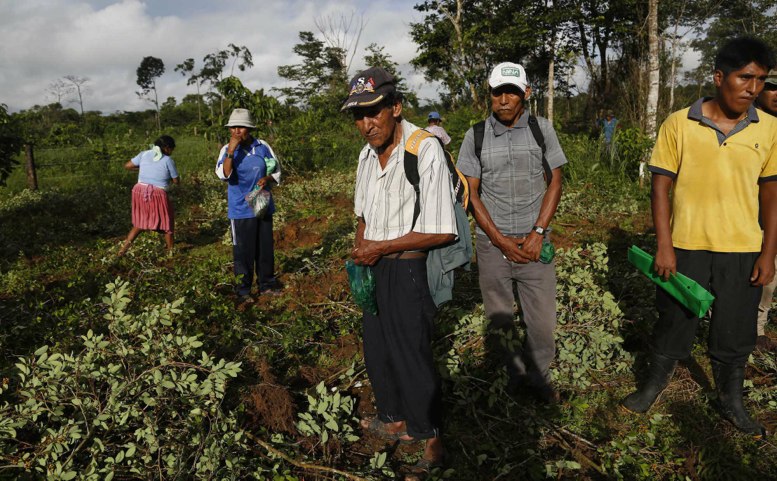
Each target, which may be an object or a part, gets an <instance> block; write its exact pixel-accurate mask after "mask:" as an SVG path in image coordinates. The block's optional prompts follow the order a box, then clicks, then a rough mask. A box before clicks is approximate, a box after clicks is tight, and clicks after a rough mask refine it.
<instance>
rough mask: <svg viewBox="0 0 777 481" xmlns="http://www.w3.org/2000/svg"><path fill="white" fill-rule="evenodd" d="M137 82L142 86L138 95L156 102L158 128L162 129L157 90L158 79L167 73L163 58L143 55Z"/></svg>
mask: <svg viewBox="0 0 777 481" xmlns="http://www.w3.org/2000/svg"><path fill="white" fill-rule="evenodd" d="M136 73H137V76H138V79H137V84H138V86H140V92H137V94H138V97H140V98H146V99H148V100H149V101H150V102H151V103H153V104H154V107H155V108H156V127H157V130H160V131H161V130H162V121H161V118H160V117H161V116H160V113H159V97H158V96H157V90H156V79H158V78H159V77H161V76H162V74H163V73H165V63H164V62H162V59H159V58H156V57H151V56H149V57H143V60H141V62H140V66H139V67H138V69H137V71H136ZM152 92H153V93H154V97H153V98H152V97H151V93H152Z"/></svg>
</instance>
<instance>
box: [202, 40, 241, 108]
mask: <svg viewBox="0 0 777 481" xmlns="http://www.w3.org/2000/svg"><path fill="white" fill-rule="evenodd" d="M230 58H231V59H232V65H231V66H230V70H229V76H232V75H233V74H234V72H235V67H237V68H238V70H240V71H241V72H243V71H245V70H246V69H248V68H251V67H253V66H254V61H253V56H252V55H251V51H250V50H248V48H247V47H245V46H238V45H235V44H234V43H230V44H229V45H228V46H227V48H226V49H224V50H217V51H216V52H213V53H209V54H208V55H206V56H205V57H204V58H203V59H202V61H203V67H202V70H200V73H199V74H197V78H198V81H199V82H200V83H207V84H208V94H209V97H210V100H211V105H212V103H213V102H214V101H216V100H218V102H219V106H220V112H221V116H222V117H223V116H224V99H223V98H222V97H220V96H219V95H218V92H217V89H216V87H217V86H218V84H219V83H220V82H221V81H222V80H224V69H225V68H226V66H227V61H228V60H229V59H230ZM192 67H193V66H192ZM198 91H199V90H198ZM211 113H212V109H211Z"/></svg>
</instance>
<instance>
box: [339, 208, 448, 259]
mask: <svg viewBox="0 0 777 481" xmlns="http://www.w3.org/2000/svg"><path fill="white" fill-rule="evenodd" d="M365 227H366V224H365V223H364V219H363V218H361V217H359V218H358V224H357V225H356V240H355V242H354V248H353V251H351V257H353V260H354V262H356V263H357V264H364V265H368V266H371V265H373V264H375V263H376V262H378V260H380V258H381V257H383V256H385V255H387V254H393V253H395V252H404V251H422V250H426V249H429V248H431V247H434V246H437V245H440V244H447V243H449V242H453V241H454V240H455V239H456V236H455V235H453V234H421V233H418V232H413V231H410V232H408V233H407V234H405V235H403V236H402V237H399V238H397V239H391V240H386V241H371V240H366V239H365V238H364V229H365Z"/></svg>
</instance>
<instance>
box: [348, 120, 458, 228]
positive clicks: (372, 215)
mask: <svg viewBox="0 0 777 481" xmlns="http://www.w3.org/2000/svg"><path fill="white" fill-rule="evenodd" d="M416 130H418V127H416V126H415V125H413V124H411V123H410V122H408V121H406V120H402V142H401V143H400V144H398V145H397V146H396V147H394V151H393V152H391V155H390V156H389V160H388V162H387V163H386V168H385V169H381V168H380V162H379V161H378V154H377V152H375V149H373V148H372V147H370V145H369V144H368V145H366V146H365V147H364V149H362V151H361V153H360V154H359V167H358V170H357V171H356V192H355V198H354V213H355V214H356V216H357V217H362V218H364V222H365V224H366V227H365V229H364V238H365V239H366V240H372V241H383V240H391V239H397V238H399V237H402V236H404V235H405V234H407V233H409V232H410V228H411V226H412V225H413V209H414V207H415V191H414V190H413V186H412V184H410V182H408V180H407V177H405V166H404V155H405V142H407V139H408V138H409V137H410V134H412V133H413V132H414V131H416ZM418 174H419V176H420V177H421V182H420V184H419V189H420V207H421V212H420V214H419V215H418V220H417V221H416V224H415V227H414V228H413V231H414V232H418V233H421V234H454V235H455V234H458V232H457V230H456V214H455V213H454V211H453V203H454V197H453V187H452V185H451V178H450V173H449V172H448V167H447V166H446V164H445V154H444V153H443V150H442V147H441V146H440V143H439V142H438V141H437V140H436V139H434V138H428V139H424V140H423V141H422V142H421V145H420V148H419V151H418Z"/></svg>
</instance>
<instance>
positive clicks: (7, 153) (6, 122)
mask: <svg viewBox="0 0 777 481" xmlns="http://www.w3.org/2000/svg"><path fill="white" fill-rule="evenodd" d="M21 149H22V139H21V136H20V134H19V129H18V128H17V125H16V123H15V122H14V119H13V118H11V116H10V115H8V107H7V106H6V105H5V104H0V185H3V186H4V185H5V181H6V179H8V176H9V175H10V174H11V170H12V169H13V166H14V165H17V164H18V163H19V162H17V161H16V159H14V156H16V155H17V154H19V152H20V151H21Z"/></svg>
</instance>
